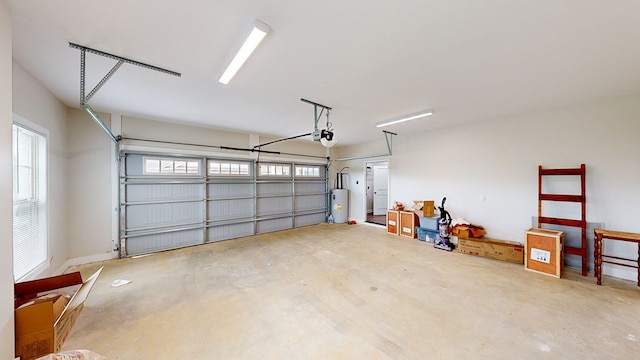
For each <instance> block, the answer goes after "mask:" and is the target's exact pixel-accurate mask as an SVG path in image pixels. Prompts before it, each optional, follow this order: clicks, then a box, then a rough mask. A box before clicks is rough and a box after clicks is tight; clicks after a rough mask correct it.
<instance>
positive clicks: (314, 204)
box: [295, 195, 326, 211]
mask: <svg viewBox="0 0 640 360" xmlns="http://www.w3.org/2000/svg"><path fill="white" fill-rule="evenodd" d="M325 203H326V196H324V195H306V196H296V198H295V210H296V211H302V210H313V209H318V208H324V206H325Z"/></svg>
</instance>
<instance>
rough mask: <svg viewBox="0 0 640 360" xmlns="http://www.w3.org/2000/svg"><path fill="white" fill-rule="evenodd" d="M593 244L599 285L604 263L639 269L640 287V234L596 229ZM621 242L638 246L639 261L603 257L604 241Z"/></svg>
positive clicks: (639, 281)
mask: <svg viewBox="0 0 640 360" xmlns="http://www.w3.org/2000/svg"><path fill="white" fill-rule="evenodd" d="M593 235H594V236H593V242H594V247H593V248H594V250H593V255H594V256H593V258H594V263H595V264H594V265H595V266H594V270H595V273H596V274H595V275H596V279H597V280H598V285H602V263H608V264H615V265H620V266H626V267H631V268H636V269H638V286H640V234H636V233H629V232H622V231H610V230H604V229H595V230H594V231H593ZM604 239H608V240H620V241H629V242H634V243H636V244H638V258H637V259H627V258H621V257H617V256H611V255H603V254H602V240H604ZM602 258H607V259H616V260H624V261H629V262H637V263H638V265H629V264H624V263H620V262H615V261H611V260H603V259H602Z"/></svg>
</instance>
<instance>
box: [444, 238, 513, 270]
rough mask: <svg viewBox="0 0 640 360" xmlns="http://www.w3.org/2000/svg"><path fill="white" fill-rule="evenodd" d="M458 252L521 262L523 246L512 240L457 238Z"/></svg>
mask: <svg viewBox="0 0 640 360" xmlns="http://www.w3.org/2000/svg"><path fill="white" fill-rule="evenodd" d="M457 248H458V252H459V253H462V254H467V255H475V256H481V257H486V258H490V259H496V260H502V261H508V262H512V263H516V264H522V263H523V261H524V246H523V245H522V244H520V243H517V242H514V241H505V240H495V239H463V238H458V245H457Z"/></svg>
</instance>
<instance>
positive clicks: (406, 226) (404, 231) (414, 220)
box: [399, 211, 420, 239]
mask: <svg viewBox="0 0 640 360" xmlns="http://www.w3.org/2000/svg"><path fill="white" fill-rule="evenodd" d="M419 221H420V220H419V219H418V214H416V213H415V212H413V211H400V230H399V233H400V236H406V237H410V238H412V239H413V238H415V237H416V236H417V234H416V226H417V225H418V222H419Z"/></svg>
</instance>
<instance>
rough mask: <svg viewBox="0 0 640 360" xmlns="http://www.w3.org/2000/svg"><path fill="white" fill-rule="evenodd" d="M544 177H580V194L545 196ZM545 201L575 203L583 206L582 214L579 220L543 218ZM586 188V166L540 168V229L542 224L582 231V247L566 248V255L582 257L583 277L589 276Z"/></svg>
mask: <svg viewBox="0 0 640 360" xmlns="http://www.w3.org/2000/svg"><path fill="white" fill-rule="evenodd" d="M543 176H578V177H579V178H580V194H579V195H565V194H545V193H543V192H542V177H543ZM543 201H558V202H573V203H580V204H581V214H580V219H579V220H574V219H564V218H553V217H546V216H542V202H543ZM586 204H587V199H586V187H585V165H584V164H581V165H580V167H579V168H574V169H544V168H542V165H540V166H538V227H539V228H542V224H553V225H563V226H572V227H579V228H580V229H581V230H582V238H581V243H580V247H577V246H566V245H565V246H564V253H565V254H568V255H577V256H580V257H582V275H583V276H586V275H587V261H588V254H587V220H586V218H587V217H586V208H587V207H586Z"/></svg>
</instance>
